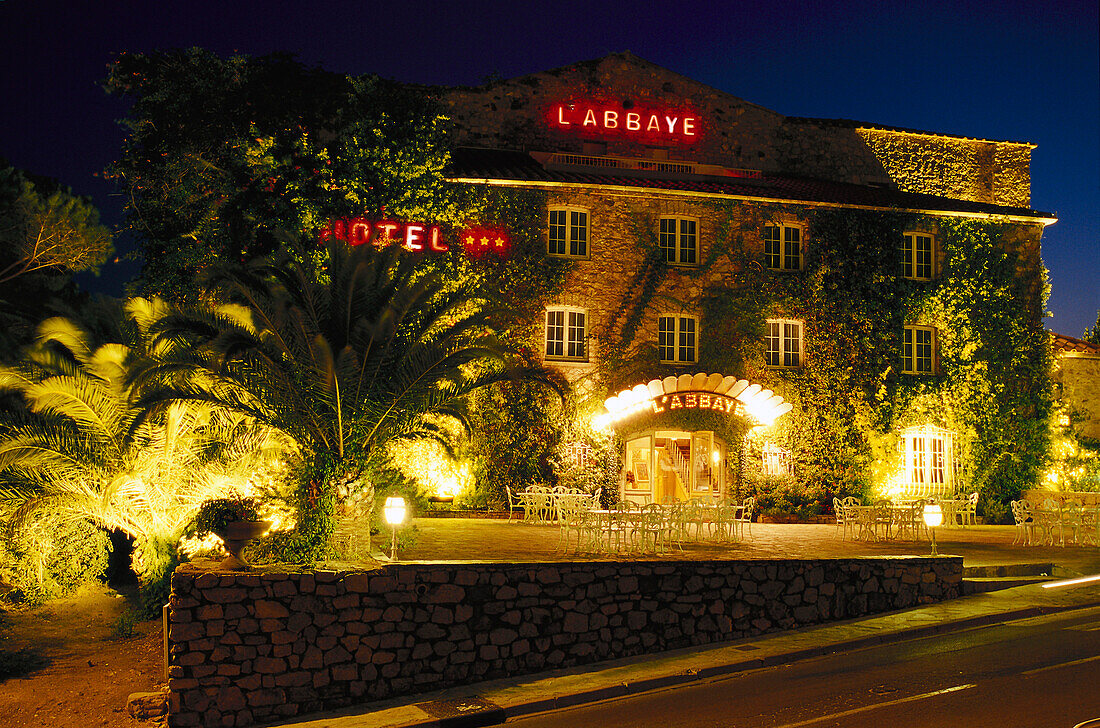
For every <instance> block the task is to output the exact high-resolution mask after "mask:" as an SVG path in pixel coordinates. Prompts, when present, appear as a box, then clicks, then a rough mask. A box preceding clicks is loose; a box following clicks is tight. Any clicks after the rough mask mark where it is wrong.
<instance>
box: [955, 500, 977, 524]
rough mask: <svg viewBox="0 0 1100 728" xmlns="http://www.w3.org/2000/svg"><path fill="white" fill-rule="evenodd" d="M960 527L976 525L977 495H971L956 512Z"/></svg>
mask: <svg viewBox="0 0 1100 728" xmlns="http://www.w3.org/2000/svg"><path fill="white" fill-rule="evenodd" d="M956 513H958V515H959V519H960V521H961V523H960V525H962V526H964V527H965V526H975V525H977V523H978V494H977V493H976V492H974V493H971V494H970V495H968V496H967V497H966V501H965V503H963V505H962V506H961V507H959V508H958V509H957V510H956Z"/></svg>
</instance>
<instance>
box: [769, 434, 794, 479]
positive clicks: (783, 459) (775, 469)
mask: <svg viewBox="0 0 1100 728" xmlns="http://www.w3.org/2000/svg"><path fill="white" fill-rule="evenodd" d="M761 457H762V463H761V466H762V468H763V471H764V474H765V475H794V460H792V459H791V451H790V450H787V449H786V448H782V447H779V446H778V445H775V444H773V443H770V442H765V443H764V449H763V451H762V452H761Z"/></svg>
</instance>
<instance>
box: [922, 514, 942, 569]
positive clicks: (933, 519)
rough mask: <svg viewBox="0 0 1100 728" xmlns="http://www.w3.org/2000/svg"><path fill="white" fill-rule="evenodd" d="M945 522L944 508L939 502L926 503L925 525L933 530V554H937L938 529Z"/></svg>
mask: <svg viewBox="0 0 1100 728" xmlns="http://www.w3.org/2000/svg"><path fill="white" fill-rule="evenodd" d="M942 523H943V509H942V508H940V504H939V503H925V504H924V525H926V526H928V529H929V530H930V531H931V532H932V555H933V556H936V529H937V528H939V527H940V525H941V524H942Z"/></svg>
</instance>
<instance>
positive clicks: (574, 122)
mask: <svg viewBox="0 0 1100 728" xmlns="http://www.w3.org/2000/svg"><path fill="white" fill-rule="evenodd" d="M548 121H549V123H550V126H551V127H553V128H556V129H559V130H562V131H567V132H568V131H571V132H576V133H579V134H589V135H593V134H594V135H599V136H618V137H627V138H630V137H635V138H637V139H639V140H645V141H666V142H667V141H674V142H679V143H691V142H694V141H696V140H697V139H698V138H699V125H700V120H699V116H698V115H697V114H695V113H694V112H692V111H689V110H687V109H656V108H649V107H642V106H637V105H634V104H629V103H624V102H621V101H620V102H600V101H594V100H583V101H567V102H563V103H560V104H554V105H552V106H551V107H550V112H549V115H548Z"/></svg>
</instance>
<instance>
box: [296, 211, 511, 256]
mask: <svg viewBox="0 0 1100 728" xmlns="http://www.w3.org/2000/svg"><path fill="white" fill-rule="evenodd" d="M458 239H459V242H460V243H461V244H462V247H463V249H464V250H465V251H466V253H467V254H468V255H480V254H483V253H488V252H493V253H499V254H503V253H506V252H507V251H508V248H509V243H510V240H509V238H508V234H507V233H506V232H505V231H503V230H500V229H498V228H493V227H486V226H480V225H477V226H473V225H472V226H469V227H467V228H465V229H464V230H462V231H461V232H460V233H459V236H458ZM329 240H342V241H344V242H345V243H347V244H348V245H366V244H368V243H370V244H372V245H374V246H375V247H378V248H385V247H388V246H390V245H400V246H402V247H403V248H405V249H406V250H410V251H413V252H430V253H446V252H449V251H450V249H451V246H450V245H449V244H448V243H446V242H444V240H443V232H442V228H441V227H440V226H439V225H428V224H425V223H421V222H402V221H398V220H370V219H368V218H365V217H352V218H337V219H333V220H329V223H328V225H326V226H325V227H323V228H321V230H320V231H319V232H318V234H317V243H318V245H324V244H325V243H326V242H328V241H329Z"/></svg>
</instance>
